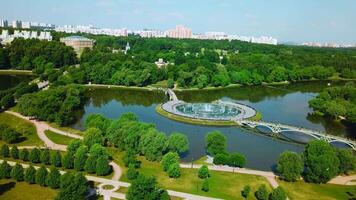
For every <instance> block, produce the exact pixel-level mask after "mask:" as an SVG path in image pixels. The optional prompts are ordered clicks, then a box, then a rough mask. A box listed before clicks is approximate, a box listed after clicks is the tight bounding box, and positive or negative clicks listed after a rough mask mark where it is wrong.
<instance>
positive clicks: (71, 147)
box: [67, 139, 82, 155]
mask: <svg viewBox="0 0 356 200" xmlns="http://www.w3.org/2000/svg"><path fill="white" fill-rule="evenodd" d="M81 145H82V141H81V140H79V139H74V140H72V141H70V142H69V144H68V146H67V152H68V153H72V154H73V155H74V154H75V152H76V151H77V150H78V148H79V147H80V146H81Z"/></svg>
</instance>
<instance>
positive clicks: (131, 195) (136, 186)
mask: <svg viewBox="0 0 356 200" xmlns="http://www.w3.org/2000/svg"><path fill="white" fill-rule="evenodd" d="M162 193H164V192H163V191H162V189H160V188H159V187H158V186H157V181H156V179H155V178H154V177H149V178H147V177H145V176H143V175H141V174H140V175H139V176H138V177H137V178H136V179H135V180H133V181H132V183H131V185H130V187H129V190H128V192H127V195H126V198H127V199H128V200H141V199H161V197H162V196H163V194H162Z"/></svg>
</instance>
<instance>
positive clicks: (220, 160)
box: [213, 153, 229, 165]
mask: <svg viewBox="0 0 356 200" xmlns="http://www.w3.org/2000/svg"><path fill="white" fill-rule="evenodd" d="M213 163H214V164H215V165H227V164H228V163H229V155H228V154H227V153H219V154H216V155H215V156H214V160H213Z"/></svg>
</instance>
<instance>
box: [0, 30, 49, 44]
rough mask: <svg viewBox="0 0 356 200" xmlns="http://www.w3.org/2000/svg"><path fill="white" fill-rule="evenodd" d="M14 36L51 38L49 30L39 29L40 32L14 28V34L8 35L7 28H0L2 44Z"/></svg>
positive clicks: (7, 42)
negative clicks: (0, 29) (0, 30)
mask: <svg viewBox="0 0 356 200" xmlns="http://www.w3.org/2000/svg"><path fill="white" fill-rule="evenodd" d="M15 38H24V39H39V40H48V41H51V40H52V36H51V33H50V32H47V31H41V32H40V34H38V33H37V31H19V30H15V31H14V34H12V35H10V34H9V31H8V30H2V33H1V35H0V39H1V43H2V44H9V43H11V42H12V41H13V40H14V39H15Z"/></svg>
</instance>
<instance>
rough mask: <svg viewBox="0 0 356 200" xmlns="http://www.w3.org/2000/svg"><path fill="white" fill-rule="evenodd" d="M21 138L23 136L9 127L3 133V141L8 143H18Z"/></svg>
mask: <svg viewBox="0 0 356 200" xmlns="http://www.w3.org/2000/svg"><path fill="white" fill-rule="evenodd" d="M20 137H21V134H20V133H18V132H17V131H15V130H13V129H11V128H10V127H8V128H7V129H5V130H3V131H2V134H1V139H2V140H4V141H5V142H6V143H10V144H11V143H14V142H16V141H18V140H19V139H20Z"/></svg>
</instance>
